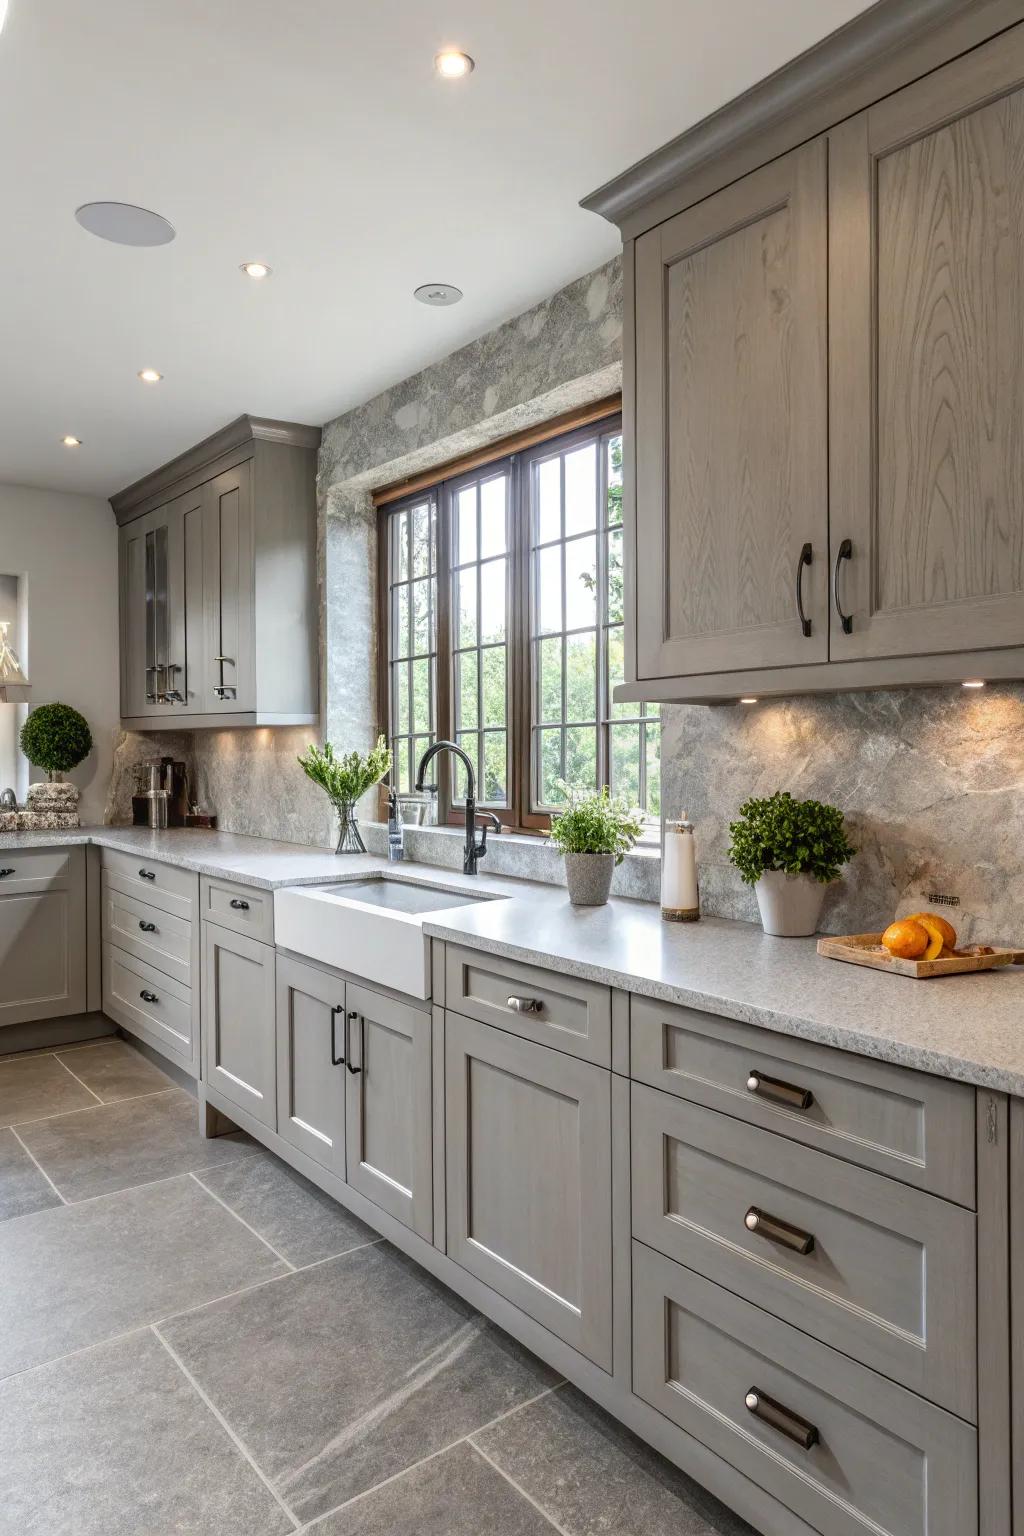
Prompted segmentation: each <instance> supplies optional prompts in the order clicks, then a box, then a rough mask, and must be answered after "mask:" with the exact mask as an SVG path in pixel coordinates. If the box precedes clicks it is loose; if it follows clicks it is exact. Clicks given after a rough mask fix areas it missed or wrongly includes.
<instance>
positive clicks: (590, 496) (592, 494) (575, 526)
mask: <svg viewBox="0 0 1024 1536" xmlns="http://www.w3.org/2000/svg"><path fill="white" fill-rule="evenodd" d="M596 521H597V444H596V443H587V444H585V445H584V447H582V448H576V449H574V450H573V452H572V453H567V454H566V455H565V532H566V536H567V537H568V535H569V534H572V533H585V532H586V530H587V529H588V528H593V526H594V524H595V523H596Z"/></svg>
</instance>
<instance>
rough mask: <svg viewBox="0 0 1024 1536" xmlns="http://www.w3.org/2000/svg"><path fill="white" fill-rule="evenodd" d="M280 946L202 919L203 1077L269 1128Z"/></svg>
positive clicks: (273, 1106) (273, 1119) (272, 1124)
mask: <svg viewBox="0 0 1024 1536" xmlns="http://www.w3.org/2000/svg"><path fill="white" fill-rule="evenodd" d="M274 962H275V952H274V948H273V945H271V944H261V943H260V942H259V941H258V940H257V939H250V938H249V937H248V935H246V934H241V933H232V932H230V931H229V930H228V929H227V928H219V927H217V925H216V924H215V923H204V924H203V971H202V1021H203V1027H202V1035H203V1079H204V1081H205V1082H207V1083H209V1084H210V1085H211V1087H214V1088H216V1089H217V1091H218V1093H219V1094H221V1096H222V1097H223V1098H225V1099H228V1100H229V1101H230V1102H231V1103H232V1104H236V1105H237V1106H238V1107H239V1108H240V1109H244V1110H245V1111H246V1113H247V1114H249V1115H252V1117H253V1118H254V1119H255V1120H258V1121H259V1122H260V1123H261V1124H262V1125H265V1126H267V1127H268V1128H269V1129H270V1130H276V1128H277V1098H276V1075H277V1068H276V1049H275V1007H274V1005H275V988H274Z"/></svg>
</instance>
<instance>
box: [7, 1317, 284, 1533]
mask: <svg viewBox="0 0 1024 1536" xmlns="http://www.w3.org/2000/svg"><path fill="white" fill-rule="evenodd" d="M0 1445H2V1446H3V1455H2V1456H0V1536H170V1533H172V1532H173V1533H174V1536H283V1533H284V1532H287V1531H290V1530H291V1529H292V1526H291V1523H290V1521H289V1520H288V1517H287V1515H286V1514H285V1512H284V1510H282V1509H281V1507H280V1505H279V1504H278V1503H277V1502H276V1500H275V1499H274V1497H273V1495H272V1494H271V1493H270V1491H269V1490H268V1489H267V1487H266V1486H265V1484H264V1483H263V1482H262V1481H261V1480H260V1478H259V1477H258V1476H257V1474H256V1472H255V1471H254V1470H253V1468H252V1467H251V1466H250V1464H249V1462H248V1461H246V1459H245V1457H244V1456H243V1455H242V1454H241V1452H240V1451H239V1450H238V1448H237V1446H236V1445H235V1444H234V1442H233V1441H232V1440H231V1438H230V1436H229V1435H228V1434H226V1433H225V1431H224V1429H223V1427H222V1426H221V1425H220V1424H219V1423H218V1422H217V1420H216V1419H215V1418H214V1416H213V1414H212V1413H211V1412H210V1410H209V1408H208V1407H207V1406H206V1404H205V1403H204V1402H203V1401H202V1399H201V1398H200V1397H199V1395H198V1393H197V1392H196V1391H195V1389H194V1388H193V1387H192V1386H191V1384H190V1383H189V1381H188V1380H187V1378H186V1377H185V1376H184V1375H183V1374H182V1372H181V1371H180V1370H179V1369H178V1367H177V1366H176V1365H175V1363H174V1361H173V1360H172V1359H171V1357H170V1356H169V1355H168V1353H167V1351H166V1350H165V1349H164V1347H163V1345H162V1344H161V1343H160V1342H159V1340H158V1339H156V1338H155V1337H154V1336H153V1334H152V1333H151V1332H150V1331H149V1330H148V1329H147V1330H145V1331H144V1332H140V1333H134V1334H131V1335H130V1336H129V1337H128V1338H125V1339H120V1340H118V1341H116V1342H114V1343H109V1344H103V1345H101V1346H100V1347H99V1348H98V1349H91V1350H88V1351H86V1352H85V1353H84V1354H80V1355H74V1356H72V1358H71V1359H68V1360H58V1361H55V1362H54V1363H53V1364H52V1365H46V1366H43V1367H42V1368H41V1369H40V1370H38V1371H29V1372H27V1373H26V1374H25V1375H23V1376H18V1377H15V1378H14V1380H12V1381H7V1382H5V1383H3V1384H2V1385H0Z"/></svg>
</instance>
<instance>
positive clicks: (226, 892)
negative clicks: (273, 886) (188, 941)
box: [199, 875, 274, 944]
mask: <svg viewBox="0 0 1024 1536" xmlns="http://www.w3.org/2000/svg"><path fill="white" fill-rule="evenodd" d="M199 899H200V905H201V907H202V912H203V917H204V918H207V919H208V920H209V921H210V922H211V923H219V924H220V926H221V927H222V928H230V929H232V930H233V932H235V933H248V934H250V935H251V937H252V938H254V939H259V940H260V942H261V943H263V944H273V942H274V893H273V891H260V890H257V889H256V887H255V886H252V885H232V884H231V883H230V882H229V881H227V880H213V879H211V878H210V877H209V876H208V875H203V877H202V879H201V880H200V882H199Z"/></svg>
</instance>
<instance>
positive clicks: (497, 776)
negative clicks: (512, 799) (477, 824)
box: [481, 731, 508, 805]
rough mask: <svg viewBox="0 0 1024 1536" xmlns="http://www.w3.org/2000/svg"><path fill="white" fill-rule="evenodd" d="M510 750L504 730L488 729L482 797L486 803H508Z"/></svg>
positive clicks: (485, 740)
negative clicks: (508, 759)
mask: <svg viewBox="0 0 1024 1536" xmlns="http://www.w3.org/2000/svg"><path fill="white" fill-rule="evenodd" d="M507 758H508V750H507V747H506V743H505V732H504V731H488V732H487V734H486V735H485V736H484V780H483V792H482V794H481V799H482V800H483V802H484V803H485V804H486V805H506V804H507V803H508V792H507V790H506V780H507V778H508V765H507Z"/></svg>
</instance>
